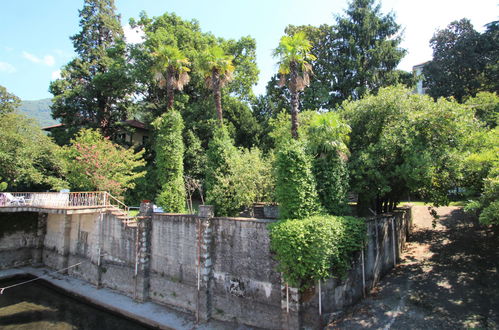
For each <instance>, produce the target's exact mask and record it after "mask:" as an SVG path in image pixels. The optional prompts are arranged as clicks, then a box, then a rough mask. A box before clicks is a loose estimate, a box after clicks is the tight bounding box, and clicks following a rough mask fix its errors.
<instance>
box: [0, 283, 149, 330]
mask: <svg viewBox="0 0 499 330" xmlns="http://www.w3.org/2000/svg"><path fill="white" fill-rule="evenodd" d="M27 279H29V278H16V279H9V280H2V281H0V287H6V286H9V285H12V284H15V283H19V282H23V281H26V280H27ZM0 329H33V330H34V329H36V330H39V329H57V330H59V329H99V330H100V329H102V330H106V329H119V330H128V329H130V330H131V329H148V328H147V327H146V326H145V325H143V324H140V323H137V322H135V321H133V320H130V319H126V318H124V317H122V316H119V315H117V314H114V313H111V312H108V311H105V310H103V309H101V308H98V307H95V306H92V305H89V304H86V303H84V302H82V301H79V300H76V299H75V298H72V297H70V295H69V294H67V295H66V294H63V293H62V292H59V290H55V288H54V287H52V286H51V285H50V284H49V283H47V282H44V281H43V280H38V281H34V282H30V283H27V284H23V285H20V286H17V287H14V288H11V289H7V290H5V291H4V292H3V294H2V295H0Z"/></svg>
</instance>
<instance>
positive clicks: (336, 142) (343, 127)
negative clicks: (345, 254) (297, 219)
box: [270, 111, 350, 214]
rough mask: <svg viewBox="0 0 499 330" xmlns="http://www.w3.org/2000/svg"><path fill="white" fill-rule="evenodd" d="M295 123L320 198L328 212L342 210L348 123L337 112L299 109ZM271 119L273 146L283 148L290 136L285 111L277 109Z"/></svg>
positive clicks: (346, 180)
mask: <svg viewBox="0 0 499 330" xmlns="http://www.w3.org/2000/svg"><path fill="white" fill-rule="evenodd" d="M299 121H300V125H299V130H298V131H299V136H300V141H303V143H304V144H305V146H306V148H305V151H306V153H307V154H308V155H309V156H310V157H311V159H312V173H313V175H314V179H315V180H314V182H315V184H316V190H317V193H318V195H319V199H320V202H321V204H322V206H323V207H324V209H325V210H326V211H327V212H328V213H330V214H344V213H345V212H346V211H347V194H348V170H347V164H346V160H347V155H348V148H347V146H346V143H347V142H348V133H349V132H350V127H349V126H348V125H347V124H346V123H345V122H344V121H343V120H342V119H341V118H340V116H339V115H338V114H337V113H333V112H328V113H321V114H319V113H316V112H313V111H305V112H303V113H301V115H300V118H299ZM270 122H271V127H272V128H273V130H272V131H271V132H270V136H271V137H272V138H273V139H274V143H275V145H276V147H277V150H280V149H282V148H284V147H285V146H286V145H287V144H288V143H289V141H290V140H291V133H290V132H289V127H290V123H289V115H288V114H286V113H285V112H281V113H280V114H278V115H277V117H276V118H275V119H273V120H271V121H270Z"/></svg>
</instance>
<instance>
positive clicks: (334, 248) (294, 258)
mask: <svg viewBox="0 0 499 330" xmlns="http://www.w3.org/2000/svg"><path fill="white" fill-rule="evenodd" d="M269 229H270V237H271V249H272V251H274V252H275V253H276V259H277V261H278V262H279V265H278V271H280V272H282V273H283V277H284V280H285V281H286V282H287V283H289V284H290V285H292V286H295V287H300V288H306V287H308V286H310V285H311V284H313V283H314V282H315V281H317V280H320V279H327V278H330V277H331V276H334V277H337V278H341V277H343V276H344V275H345V274H346V271H347V270H348V269H349V266H350V264H351V258H352V256H353V253H354V252H355V251H358V250H360V249H361V248H362V246H363V242H364V241H365V235H366V226H365V221H364V220H363V219H360V218H354V217H339V216H330V215H328V216H322V215H318V216H312V217H309V218H306V219H301V220H281V221H279V222H277V223H274V224H271V225H270V226H269Z"/></svg>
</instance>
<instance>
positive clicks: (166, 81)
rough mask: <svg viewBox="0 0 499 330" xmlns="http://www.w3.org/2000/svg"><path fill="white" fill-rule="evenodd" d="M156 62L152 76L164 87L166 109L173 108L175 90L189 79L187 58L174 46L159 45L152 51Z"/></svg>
mask: <svg viewBox="0 0 499 330" xmlns="http://www.w3.org/2000/svg"><path fill="white" fill-rule="evenodd" d="M153 55H154V57H155V60H156V63H155V65H154V67H153V70H154V77H155V78H156V80H157V81H158V83H159V86H160V87H163V88H166V98H167V99H168V103H167V109H171V108H173V102H174V93H175V90H180V91H181V90H182V89H183V88H184V85H185V84H187V83H188V82H189V80H190V77H189V71H190V69H189V65H190V62H189V59H188V58H187V57H185V56H184V54H183V53H182V52H181V51H180V50H179V49H178V48H176V47H172V46H168V45H159V47H158V48H156V49H155V50H154V52H153Z"/></svg>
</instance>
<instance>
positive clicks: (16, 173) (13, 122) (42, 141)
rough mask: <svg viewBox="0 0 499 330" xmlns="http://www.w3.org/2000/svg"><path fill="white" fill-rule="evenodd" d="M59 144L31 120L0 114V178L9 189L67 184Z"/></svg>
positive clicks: (58, 186)
mask: <svg viewBox="0 0 499 330" xmlns="http://www.w3.org/2000/svg"><path fill="white" fill-rule="evenodd" d="M63 174H64V171H63V163H62V161H61V157H60V156H59V152H58V146H57V145H56V144H55V143H53V142H52V140H51V139H50V138H49V137H47V136H46V135H45V134H44V133H43V132H42V130H41V129H40V127H39V126H38V125H36V124H35V122H34V120H31V119H28V118H27V117H25V116H23V115H20V114H17V113H14V112H11V113H7V114H2V115H0V177H1V178H2V180H3V181H5V183H7V184H8V186H9V190H21V191H23V190H24V191H38V190H47V189H60V188H63V187H65V186H66V183H65V182H64V180H63V179H62V178H63Z"/></svg>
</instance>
